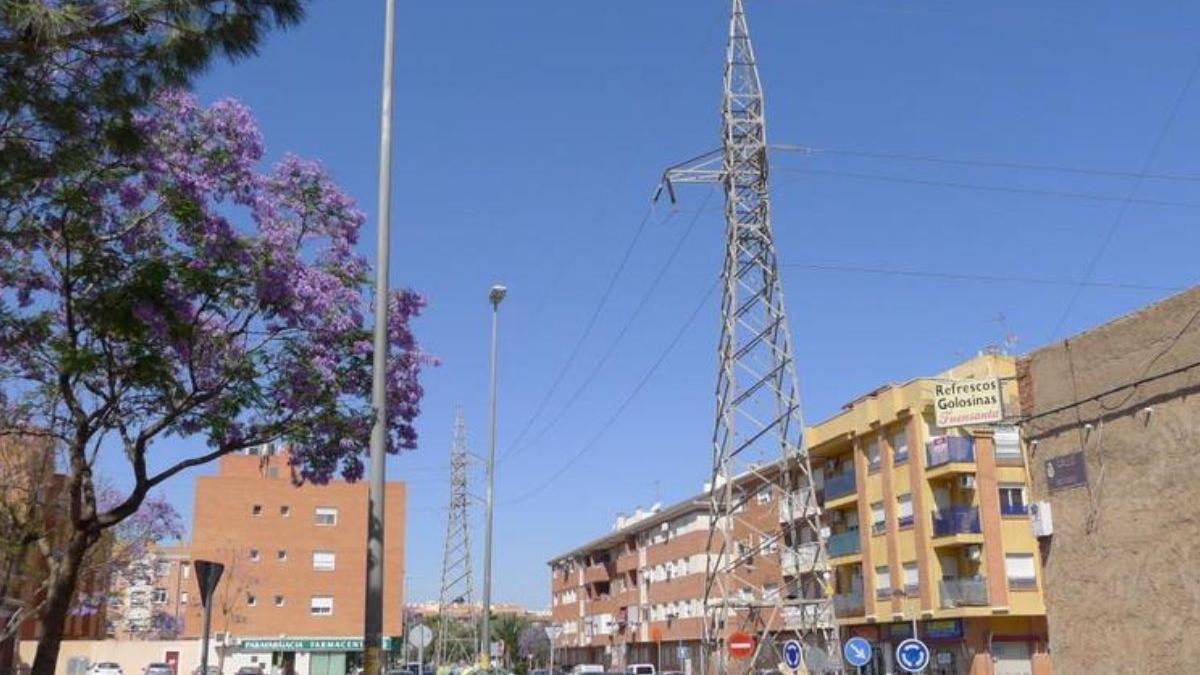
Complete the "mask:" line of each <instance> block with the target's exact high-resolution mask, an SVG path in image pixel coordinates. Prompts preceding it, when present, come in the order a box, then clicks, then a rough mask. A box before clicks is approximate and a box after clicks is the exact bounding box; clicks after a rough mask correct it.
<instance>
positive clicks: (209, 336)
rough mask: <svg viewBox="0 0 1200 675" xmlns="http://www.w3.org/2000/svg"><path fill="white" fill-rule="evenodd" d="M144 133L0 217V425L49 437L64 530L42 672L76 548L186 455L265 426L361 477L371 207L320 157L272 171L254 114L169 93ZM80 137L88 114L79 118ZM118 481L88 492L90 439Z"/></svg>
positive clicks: (46, 608) (399, 424) (405, 364)
mask: <svg viewBox="0 0 1200 675" xmlns="http://www.w3.org/2000/svg"><path fill="white" fill-rule="evenodd" d="M132 125H133V131H134V134H133V135H132V136H131V137H132V138H136V139H139V140H138V141H137V142H136V143H133V144H132V145H131V146H130V147H123V148H118V149H103V148H105V146H102V145H97V146H96V148H97V150H96V154H95V155H94V156H93V157H91V158H90V159H89V161H88V162H87V163H86V165H84V166H82V167H81V168H80V169H79V170H73V171H70V172H59V173H57V174H55V175H53V176H49V177H47V178H46V179H45V180H42V181H39V182H37V183H36V185H35V186H34V189H31V190H30V191H29V192H28V193H27V194H25V195H24V196H23V198H22V199H21V200H20V201H19V202H15V203H14V204H13V206H12V207H11V210H10V211H9V212H8V213H6V214H0V216H2V219H0V433H5V432H7V433H13V434H16V433H21V434H44V435H47V436H49V437H51V438H52V439H53V440H54V441H55V442H56V443H57V444H58V445H60V446H61V448H62V452H63V453H64V456H65V458H66V459H65V462H64V464H65V467H64V470H65V473H66V474H67V491H68V493H69V494H70V496H71V500H70V513H69V518H68V519H66V520H67V522H68V523H69V525H70V534H69V536H68V537H66V539H65V541H64V542H63V547H62V550H61V551H60V552H59V554H58V555H57V556H56V557H54V558H53V561H52V564H51V566H50V570H49V574H50V579H49V581H48V583H47V585H46V598H45V603H44V604H43V606H42V607H41V609H40V612H39V618H40V619H41V621H42V623H43V625H44V626H45V633H44V635H43V637H42V639H41V640H40V642H39V645H38V652H37V656H36V658H35V661H34V664H33V670H34V673H36V674H39V675H40V674H45V675H49V674H50V673H52V672H53V671H54V665H55V660H56V658H57V654H58V651H59V644H60V640H61V632H62V627H63V621H64V619H65V618H66V616H67V614H68V611H69V610H70V607H71V601H72V593H73V590H74V588H75V583H76V580H77V578H78V574H79V569H80V565H81V563H82V562H83V560H84V559H85V556H86V554H87V552H88V550H89V549H90V548H91V547H92V546H93V545H95V544H96V543H97V542H98V541H100V540H101V538H102V536H103V535H104V533H105V531H106V530H108V529H110V528H113V527H115V526H117V525H118V524H119V523H121V522H123V521H125V520H126V519H127V518H129V517H130V516H132V515H133V514H134V513H136V512H137V511H138V509H139V507H141V506H142V505H143V504H144V503H145V501H146V499H147V495H148V494H149V493H150V491H151V490H152V489H153V488H154V487H156V486H158V485H161V484H162V483H164V482H165V481H167V480H170V479H171V478H172V477H173V476H176V475H178V474H179V473H180V472H181V471H184V470H185V469H188V468H190V467H195V466H199V465H202V464H204V463H206V462H210V461H212V460H215V459H216V458H218V457H221V456H222V455H225V454H228V453H231V452H235V451H237V450H240V449H244V448H247V447H251V446H255V445H258V444H262V443H268V442H279V441H282V442H285V443H287V444H289V445H290V447H291V461H292V462H293V469H294V475H295V476H296V477H297V479H299V480H304V481H310V482H314V483H322V482H325V481H328V480H329V479H330V478H332V477H335V476H338V475H340V476H342V477H345V478H347V479H351V480H353V479H357V478H359V477H361V476H362V474H363V458H364V456H365V454H366V452H367V447H368V437H369V432H370V428H371V423H372V411H371V406H370V400H369V399H370V385H371V359H372V344H371V336H370V327H369V326H368V325H367V324H366V321H365V319H364V317H365V316H367V315H369V314H370V311H371V302H372V299H371V298H370V297H369V295H368V293H367V289H368V281H369V269H368V266H367V264H366V263H365V261H364V259H363V258H362V257H361V256H360V255H359V254H358V253H357V252H356V245H357V242H358V237H359V231H360V229H361V227H362V225H363V221H364V216H363V214H362V212H360V211H359V210H358V209H357V208H355V205H354V203H353V201H352V200H351V199H350V198H349V197H348V196H346V194H345V193H344V192H342V191H341V190H340V189H339V188H338V186H337V185H335V184H334V182H333V181H332V180H331V179H330V177H329V176H328V175H327V174H326V172H325V171H323V170H322V168H321V167H320V166H319V165H318V164H316V163H314V162H311V161H307V160H304V159H301V158H299V157H295V156H286V157H284V158H283V159H282V160H280V161H279V162H278V163H276V164H275V165H274V166H273V167H272V168H271V169H270V170H269V171H266V172H265V173H263V172H261V171H260V169H259V164H260V161H261V160H262V156H263V144H262V138H261V136H260V133H259V130H258V128H257V126H256V123H255V120H254V119H253V117H252V115H251V114H250V112H249V111H248V110H247V109H246V108H245V107H243V106H241V105H239V104H238V103H235V102H233V101H220V102H217V103H215V104H213V105H211V106H208V107H203V106H201V105H199V104H198V103H197V101H196V100H195V99H194V98H193V97H192V96H190V95H189V94H186V93H183V92H180V91H173V90H171V91H166V92H164V93H161V94H159V95H158V96H157V97H156V98H155V99H154V101H153V104H152V105H151V106H149V107H148V108H146V109H145V111H143V112H140V113H138V114H136V115H135V116H134V117H133V118H132ZM82 133H87V130H86V129H84V130H82ZM386 301H387V302H389V304H390V308H391V312H390V322H389V325H388V326H387V329H388V335H389V338H390V353H389V363H390V366H389V370H388V388H389V401H388V410H387V411H386V412H387V417H388V420H389V425H388V431H389V451H391V452H399V451H400V450H402V449H406V448H413V447H415V444H416V432H415V430H414V428H413V421H414V419H415V418H416V416H417V414H418V411H419V403H420V400H421V393H422V391H421V387H420V384H419V381H418V378H419V375H420V372H421V368H422V365H423V364H425V363H427V359H426V358H425V357H424V356H423V355H422V353H421V352H420V351H419V350H418V347H417V343H416V340H415V339H414V336H413V333H412V330H411V328H410V321H411V320H412V319H413V317H414V316H416V315H417V314H418V313H419V312H420V310H421V308H422V306H423V301H422V299H421V298H420V297H419V296H417V295H415V294H414V293H412V292H409V291H402V292H396V293H394V294H392V295H391V296H390V297H389V298H387V299H386ZM104 455H111V456H113V457H123V458H124V460H125V461H126V462H127V465H128V472H129V475H128V476H127V477H125V480H123V481H122V482H125V483H128V484H129V485H130V486H132V487H131V489H130V491H129V493H128V495H127V496H125V497H124V498H123V499H122V500H120V501H119V502H117V503H115V504H112V505H104V504H102V503H101V502H100V501H99V500H98V499H97V493H96V485H97V482H96V480H97V479H96V477H95V475H94V473H93V472H94V467H95V464H96V461H97V457H98V456H104Z"/></svg>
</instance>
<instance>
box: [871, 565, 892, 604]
mask: <svg viewBox="0 0 1200 675" xmlns="http://www.w3.org/2000/svg"><path fill="white" fill-rule="evenodd" d="M891 595H892V573H891V570H889V569H888V567H887V565H884V566H882V567H876V568H875V596H876V597H880V598H887V597H891Z"/></svg>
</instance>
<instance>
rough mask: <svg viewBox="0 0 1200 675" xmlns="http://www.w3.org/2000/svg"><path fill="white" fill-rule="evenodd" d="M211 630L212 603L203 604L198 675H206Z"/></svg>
mask: <svg viewBox="0 0 1200 675" xmlns="http://www.w3.org/2000/svg"><path fill="white" fill-rule="evenodd" d="M211 629H212V603H211V602H206V603H204V633H202V635H203V639H201V640H200V675H208V637H209V635H210V634H211V633H210V632H209V631H210V630H211Z"/></svg>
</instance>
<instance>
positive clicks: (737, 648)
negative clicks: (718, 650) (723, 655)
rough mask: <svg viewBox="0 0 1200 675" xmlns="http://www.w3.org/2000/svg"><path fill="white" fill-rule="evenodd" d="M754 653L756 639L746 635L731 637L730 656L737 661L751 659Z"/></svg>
mask: <svg viewBox="0 0 1200 675" xmlns="http://www.w3.org/2000/svg"><path fill="white" fill-rule="evenodd" d="M753 653H754V638H753V637H751V636H749V635H747V634H745V633H741V632H738V633H734V634H733V635H730V636H729V655H730V656H732V657H733V658H735V659H745V658H749V657H750V655H751V654H753Z"/></svg>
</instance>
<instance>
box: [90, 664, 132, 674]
mask: <svg viewBox="0 0 1200 675" xmlns="http://www.w3.org/2000/svg"><path fill="white" fill-rule="evenodd" d="M88 675H125V671H123V670H121V665H120V664H118V663H113V662H112V661H101V662H100V663H93V664H92V667H91V668H88Z"/></svg>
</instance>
